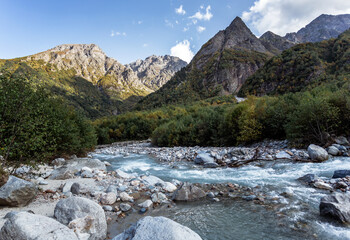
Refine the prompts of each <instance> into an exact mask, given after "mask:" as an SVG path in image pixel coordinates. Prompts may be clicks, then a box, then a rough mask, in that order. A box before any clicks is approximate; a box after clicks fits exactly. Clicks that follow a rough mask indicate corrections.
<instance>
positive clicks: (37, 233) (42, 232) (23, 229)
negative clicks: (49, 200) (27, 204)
mask: <svg viewBox="0 0 350 240" xmlns="http://www.w3.org/2000/svg"><path fill="white" fill-rule="evenodd" d="M0 239H4V240H5V239H6V240H48V239H51V240H54V239H55V240H67V239H69V240H78V238H77V236H76V235H75V234H74V232H73V230H71V229H69V228H68V227H67V226H65V225H63V224H61V223H59V222H57V221H55V220H54V219H52V218H49V217H45V216H41V215H35V214H31V213H28V212H19V213H17V214H13V215H11V216H10V217H9V218H8V220H7V221H6V222H5V224H4V226H3V227H2V228H1V231H0Z"/></svg>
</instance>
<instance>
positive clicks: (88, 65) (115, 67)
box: [25, 44, 186, 100]
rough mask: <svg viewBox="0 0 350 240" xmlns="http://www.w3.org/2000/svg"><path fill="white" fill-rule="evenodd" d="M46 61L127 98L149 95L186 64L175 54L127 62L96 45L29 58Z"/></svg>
mask: <svg viewBox="0 0 350 240" xmlns="http://www.w3.org/2000/svg"><path fill="white" fill-rule="evenodd" d="M33 60H34V61H40V60H42V61H44V62H45V63H46V64H50V66H51V65H54V66H55V67H52V70H53V71H54V70H55V68H57V69H58V70H68V69H74V70H75V72H76V76H79V77H82V78H85V79H86V80H88V81H90V82H91V83H93V84H94V85H97V86H98V87H100V88H103V89H104V90H105V91H106V92H107V93H108V94H109V95H110V96H112V97H113V98H116V99H120V100H124V99H126V98H128V97H130V96H145V95H147V94H149V93H151V92H153V91H155V90H157V89H159V88H160V87H161V86H162V85H163V84H165V83H166V82H167V81H168V80H169V79H170V78H171V77H172V76H173V75H174V74H175V72H177V71H178V70H180V69H181V68H182V67H184V66H185V65H186V63H185V62H184V61H182V60H180V59H179V58H177V57H172V56H159V57H158V56H151V57H149V58H146V59H145V60H138V61H136V62H134V63H131V64H127V65H123V64H121V63H119V62H118V61H117V60H115V59H113V58H110V57H108V56H107V55H106V54H105V53H104V52H103V51H102V49H101V48H100V47H98V46H97V45H96V44H63V45H59V46H56V47H54V48H52V49H49V50H47V51H44V52H41V53H38V54H34V55H31V56H28V57H26V58H25V61H33Z"/></svg>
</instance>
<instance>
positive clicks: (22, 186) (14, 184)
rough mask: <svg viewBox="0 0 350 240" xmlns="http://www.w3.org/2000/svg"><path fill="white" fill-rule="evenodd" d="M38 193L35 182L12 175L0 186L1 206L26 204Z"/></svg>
mask: <svg viewBox="0 0 350 240" xmlns="http://www.w3.org/2000/svg"><path fill="white" fill-rule="evenodd" d="M37 193H38V188H37V187H36V185H35V184H34V183H31V182H28V181H25V180H23V179H20V178H17V177H15V176H10V177H9V179H8V181H7V182H6V184H5V185H3V186H2V187H1V188H0V206H11V207H17V206H25V205H27V204H28V203H30V202H31V201H32V200H33V199H34V198H35V196H36V195H37Z"/></svg>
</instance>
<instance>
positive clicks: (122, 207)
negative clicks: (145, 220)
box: [119, 203, 131, 212]
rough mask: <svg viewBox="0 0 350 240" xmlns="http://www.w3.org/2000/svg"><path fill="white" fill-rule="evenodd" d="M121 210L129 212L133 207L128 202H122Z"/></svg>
mask: <svg viewBox="0 0 350 240" xmlns="http://www.w3.org/2000/svg"><path fill="white" fill-rule="evenodd" d="M119 208H120V210H122V211H123V212H127V211H129V210H130V209H131V206H130V205H129V204H127V203H121V204H120V206H119Z"/></svg>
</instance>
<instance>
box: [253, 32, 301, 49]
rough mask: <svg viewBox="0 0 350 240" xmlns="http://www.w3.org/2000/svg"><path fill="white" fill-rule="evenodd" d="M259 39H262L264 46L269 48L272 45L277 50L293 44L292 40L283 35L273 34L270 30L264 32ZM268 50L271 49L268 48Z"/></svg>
mask: <svg viewBox="0 0 350 240" xmlns="http://www.w3.org/2000/svg"><path fill="white" fill-rule="evenodd" d="M259 39H260V40H261V41H262V43H263V44H264V46H265V47H266V48H268V49H270V47H271V45H272V46H273V47H274V48H277V49H278V50H279V51H284V50H286V49H288V48H291V47H293V46H294V45H295V42H292V41H290V40H288V39H286V38H284V37H281V36H279V35H277V34H274V33H273V32H271V31H268V32H266V33H264V34H263V35H262V36H261V37H260V38H259ZM270 51H273V49H270Z"/></svg>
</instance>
